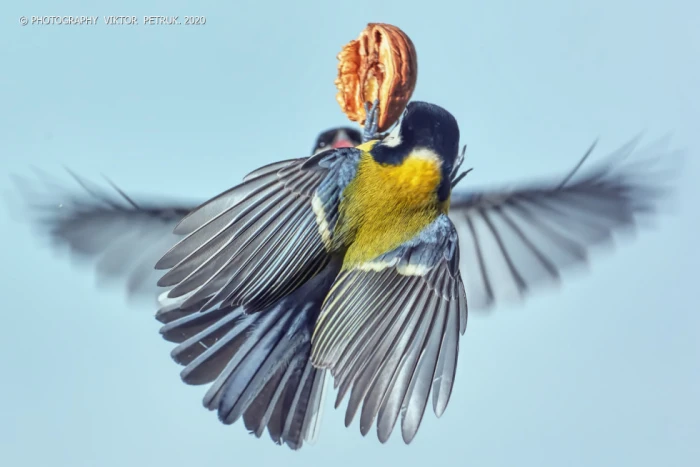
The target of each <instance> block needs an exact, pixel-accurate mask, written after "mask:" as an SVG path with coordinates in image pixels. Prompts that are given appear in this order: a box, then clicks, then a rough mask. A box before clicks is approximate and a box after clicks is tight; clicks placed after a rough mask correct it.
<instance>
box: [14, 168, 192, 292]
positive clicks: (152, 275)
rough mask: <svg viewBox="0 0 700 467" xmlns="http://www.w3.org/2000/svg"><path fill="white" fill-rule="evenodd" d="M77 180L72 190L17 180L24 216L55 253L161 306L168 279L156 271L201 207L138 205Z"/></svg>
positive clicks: (141, 202)
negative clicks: (185, 221) (180, 227)
mask: <svg viewBox="0 0 700 467" xmlns="http://www.w3.org/2000/svg"><path fill="white" fill-rule="evenodd" d="M71 175H73V174H71ZM73 178H74V179H75V181H76V182H77V184H76V186H75V188H73V189H69V188H67V187H66V186H65V185H62V184H61V183H60V182H59V181H57V180H54V179H51V178H49V177H48V176H46V175H43V174H41V176H40V180H39V182H38V183H37V181H30V180H27V179H26V178H19V177H16V183H17V185H18V188H19V190H20V192H21V194H22V195H23V198H24V206H22V211H23V212H22V214H23V216H28V218H29V219H30V222H31V223H32V224H33V226H34V227H36V228H37V229H38V231H39V232H40V234H41V235H43V236H46V237H48V238H49V239H50V240H51V243H52V246H53V247H54V248H56V249H67V250H68V251H69V252H70V255H71V257H73V258H75V259H80V260H85V261H90V262H92V263H93V264H95V269H96V273H97V277H98V279H99V280H101V281H105V282H117V283H119V284H120V285H121V284H122V283H126V290H127V294H128V296H129V297H130V298H136V297H147V298H149V299H151V300H155V299H156V297H157V296H158V293H159V292H161V290H159V289H158V287H157V286H156V283H157V282H158V279H159V278H160V276H162V273H159V272H158V271H156V270H154V269H153V266H154V265H155V263H156V261H158V259H159V258H160V257H161V256H162V255H163V253H165V252H166V251H168V248H170V247H172V245H174V244H175V243H176V241H177V240H178V239H179V238H178V236H176V235H174V234H173V228H174V227H175V225H177V223H178V222H179V221H180V220H182V218H183V217H185V215H186V214H187V213H188V212H190V211H191V210H192V209H194V208H195V207H196V206H197V204H196V203H186V202H185V203H182V202H168V201H166V202H160V203H158V202H154V201H150V202H149V201H148V200H135V199H132V198H131V197H129V196H127V195H126V194H125V193H124V192H123V191H121V190H120V189H119V188H117V187H116V186H115V185H112V186H111V188H110V189H109V190H106V189H105V188H106V187H103V186H99V185H97V184H95V183H91V182H88V181H87V180H84V179H81V178H79V177H77V176H75V175H73Z"/></svg>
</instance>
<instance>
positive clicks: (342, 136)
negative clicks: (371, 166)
mask: <svg viewBox="0 0 700 467" xmlns="http://www.w3.org/2000/svg"><path fill="white" fill-rule="evenodd" d="M331 146H332V147H333V149H338V148H352V147H355V145H354V144H352V141H350V138H349V137H348V134H347V133H345V131H343V130H340V131H339V132H338V134H336V135H335V138H333V143H332V144H331Z"/></svg>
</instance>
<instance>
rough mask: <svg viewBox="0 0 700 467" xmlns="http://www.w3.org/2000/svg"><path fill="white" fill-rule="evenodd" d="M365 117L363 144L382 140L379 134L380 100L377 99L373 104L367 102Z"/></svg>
mask: <svg viewBox="0 0 700 467" xmlns="http://www.w3.org/2000/svg"><path fill="white" fill-rule="evenodd" d="M365 115H366V117H365V128H364V131H363V132H362V142H363V143H366V142H367V141H371V140H373V139H379V138H380V135H379V134H378V133H377V129H378V128H379V99H376V100H375V101H374V102H373V103H372V104H370V103H369V102H365Z"/></svg>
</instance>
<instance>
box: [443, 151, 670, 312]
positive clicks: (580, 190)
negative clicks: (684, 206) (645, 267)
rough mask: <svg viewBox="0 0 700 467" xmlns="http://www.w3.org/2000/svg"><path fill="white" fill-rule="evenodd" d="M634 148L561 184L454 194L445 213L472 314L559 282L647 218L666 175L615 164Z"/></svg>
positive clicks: (651, 167)
mask: <svg viewBox="0 0 700 467" xmlns="http://www.w3.org/2000/svg"><path fill="white" fill-rule="evenodd" d="M594 146H595V145H594ZM635 148H636V142H632V143H628V144H627V145H625V146H623V147H622V148H620V149H618V150H617V151H615V152H614V153H613V154H611V155H610V156H608V158H607V159H606V160H605V161H604V162H603V163H601V164H599V165H598V166H597V167H595V168H594V169H593V170H589V171H588V173H586V174H580V175H579V174H578V173H577V169H578V168H579V166H580V165H581V163H582V162H583V160H582V161H581V163H579V166H577V167H576V169H575V170H574V173H572V174H570V176H569V177H566V178H564V177H561V178H560V179H559V180H552V181H548V182H542V183H536V184H532V185H530V186H527V187H525V186H524V187H518V188H516V189H513V190H484V191H471V192H467V191H454V192H453V193H452V198H451V204H450V212H449V216H450V219H452V222H453V223H454V225H455V227H456V228H457V232H458V234H459V243H460V252H461V260H460V271H461V273H462V278H463V279H464V286H465V289H466V292H467V297H468V300H469V307H470V309H472V310H474V309H487V308H489V307H491V306H492V305H493V304H494V303H496V302H499V301H501V300H504V299H511V300H512V299H520V298H522V297H523V296H524V295H525V294H526V293H527V292H528V291H529V290H531V289H532V288H534V287H536V286H537V285H542V284H544V283H548V282H549V283H552V282H557V281H558V280H559V276H560V272H561V271H563V270H565V269H566V268H569V267H571V266H575V265H580V264H584V263H586V262H587V260H588V256H589V252H590V249H591V247H593V246H595V245H598V244H601V243H604V242H607V241H609V240H611V237H612V235H613V234H614V233H615V232H617V231H621V230H623V229H628V230H630V229H634V228H635V226H636V224H637V222H638V220H639V219H640V216H643V215H648V214H652V213H653V212H654V211H655V210H656V209H657V208H658V204H659V201H660V200H661V198H662V195H663V194H664V193H665V191H664V190H663V189H662V188H663V182H664V181H667V180H668V175H669V174H668V173H667V172H666V173H664V172H663V171H661V170H659V169H660V166H659V164H658V162H659V160H657V161H655V162H654V161H651V160H648V159H647V160H644V159H642V160H637V161H633V162H627V163H621V162H622V161H621V159H622V158H626V157H628V156H629V155H630V154H632V153H633V152H635ZM592 149H593V146H592V147H591V149H590V150H589V151H588V152H587V153H586V155H585V156H584V160H585V158H586V157H587V156H588V154H590V152H591V151H592ZM643 152H644V153H645V154H646V155H648V156H650V157H652V158H664V160H662V161H661V162H666V163H668V162H669V161H670V160H671V159H673V157H672V156H673V154H668V152H667V151H666V150H665V147H663V146H662V145H661V144H655V145H652V146H650V147H647V148H646V149H645V150H644V151H643ZM615 159H617V160H615ZM666 167H668V164H666Z"/></svg>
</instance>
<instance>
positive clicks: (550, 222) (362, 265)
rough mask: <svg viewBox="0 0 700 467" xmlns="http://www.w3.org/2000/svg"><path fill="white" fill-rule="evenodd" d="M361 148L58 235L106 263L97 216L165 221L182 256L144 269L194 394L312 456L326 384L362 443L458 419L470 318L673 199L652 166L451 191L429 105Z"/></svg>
mask: <svg viewBox="0 0 700 467" xmlns="http://www.w3.org/2000/svg"><path fill="white" fill-rule="evenodd" d="M372 120H373V118H368V126H369V127H371V126H372ZM375 128H376V126H375ZM365 134H366V135H367V134H369V135H370V136H371V135H372V134H373V132H372V131H371V130H370V131H367V128H366V131H365ZM355 139H356V140H357V139H359V134H358V135H355ZM364 139H365V140H366V141H364V142H363V143H362V144H355V143H353V146H355V147H337V146H336V147H335V148H334V147H333V146H334V140H335V138H326V137H324V138H323V140H324V142H325V144H324V148H325V147H327V146H328V145H329V144H328V141H330V146H331V147H330V148H329V149H322V148H321V150H320V151H318V152H316V151H315V154H314V155H312V156H311V157H304V158H299V159H289V160H284V161H281V162H275V163H272V164H269V165H267V166H264V167H261V168H259V169H257V170H255V171H253V172H251V173H250V174H248V175H247V176H246V177H245V178H244V180H243V182H242V183H241V184H239V185H237V186H235V187H234V188H232V189H230V190H228V191H226V192H224V193H221V194H220V195H218V196H216V197H214V198H212V199H210V200H209V201H207V202H205V203H203V204H201V205H199V206H187V207H183V206H175V205H173V206H160V207H158V208H155V209H152V208H149V207H143V205H142V204H140V203H138V204H137V203H135V202H133V201H132V200H131V199H130V198H128V197H126V195H124V199H126V200H127V201H128V203H130V204H129V206H126V207H120V208H117V207H115V206H116V205H114V204H113V203H112V204H110V205H108V206H107V207H106V209H104V210H103V211H99V214H94V213H93V214H91V215H90V216H85V212H86V211H81V210H80V208H79V207H76V208H75V211H74V213H71V214H70V215H68V216H63V217H61V218H60V219H61V220H60V221H53V223H50V225H53V226H54V236H55V237H57V238H59V239H60V240H61V241H63V242H65V243H68V244H70V245H72V246H73V247H74V248H78V249H80V248H85V249H86V251H89V252H91V253H96V252H97V251H99V248H98V246H99V243H100V242H101V241H102V238H101V237H100V236H99V235H91V236H90V239H89V240H90V241H89V243H86V244H85V245H86V246H83V244H82V243H81V242H83V241H86V236H85V235H84V232H82V233H81V229H82V228H83V227H84V226H87V225H88V224H92V223H93V222H92V220H87V219H88V218H89V217H92V218H93V219H99V220H100V222H101V223H102V224H103V225H105V226H107V225H108V224H109V223H110V222H114V223H115V224H119V225H121V226H123V227H122V228H124V229H133V228H134V227H136V226H138V225H139V223H140V222H142V220H143V218H149V219H162V220H163V224H164V226H167V232H166V231H165V229H163V230H161V231H160V232H161V233H162V235H161V234H159V235H156V237H159V238H160V237H162V238H164V237H167V236H168V235H169V234H170V232H172V233H173V234H174V236H173V237H172V238H175V239H177V242H176V243H175V241H173V240H172V238H170V237H169V239H168V241H170V242H172V243H174V245H173V246H172V247H171V248H170V249H169V250H168V251H167V252H165V249H159V251H160V252H162V253H164V254H162V255H161V257H160V258H159V259H158V260H157V261H153V262H150V259H149V260H148V261H149V262H150V263H149V262H146V263H144V264H152V265H154V266H155V268H156V269H157V270H158V271H161V274H162V276H160V278H159V279H158V285H159V286H160V287H162V288H164V289H162V290H163V291H162V292H161V293H160V295H159V296H158V303H159V309H158V312H157V314H156V317H157V319H158V320H159V321H161V322H162V323H163V327H162V328H161V334H162V335H163V337H164V338H165V339H167V340H168V341H171V342H173V343H175V344H177V346H176V347H175V348H174V350H173V351H172V353H171V355H172V357H173V358H174V359H175V361H176V362H178V363H179V364H181V365H183V366H184V367H185V368H184V369H183V370H182V373H181V376H182V379H183V380H184V381H185V382H186V383H188V384H202V385H204V384H206V385H209V389H208V392H207V393H206V395H205V396H204V405H205V406H206V407H207V408H209V409H210V410H215V411H217V413H218V416H219V419H220V420H221V421H222V422H223V423H226V424H231V423H234V422H236V421H237V420H239V419H241V418H242V419H243V423H244V425H245V426H246V428H247V429H248V430H250V431H251V432H253V433H254V434H255V435H256V436H258V437H259V436H261V435H262V433H263V432H264V431H265V430H266V429H267V431H268V432H269V433H270V435H271V437H272V439H273V440H274V441H275V442H277V443H285V444H287V445H288V446H289V447H291V448H292V449H298V448H300V447H301V446H302V445H303V443H304V442H305V441H310V440H312V439H313V438H314V437H315V435H316V434H317V432H318V430H317V428H318V421H319V419H320V416H321V409H322V407H323V403H322V400H323V395H324V393H325V389H326V386H327V383H326V379H327V377H326V376H327V374H330V375H331V377H332V379H333V380H334V385H335V387H336V388H337V390H338V391H337V397H336V402H335V406H336V407H338V406H339V405H340V403H341V402H342V401H343V400H344V398H345V396H346V395H348V393H349V402H348V406H347V410H346V416H345V423H346V426H347V425H349V424H350V423H351V422H352V420H353V419H354V417H355V416H356V415H357V413H358V412H359V418H360V430H361V433H362V434H363V435H364V434H367V433H368V432H369V431H370V429H371V427H372V426H373V425H376V430H377V435H378V437H379V440H380V441H381V442H385V441H386V440H387V439H388V438H389V436H390V434H391V433H392V431H393V429H394V426H395V425H396V423H399V422H398V420H399V417H400V418H401V421H400V427H401V432H402V437H403V440H404V442H405V443H407V444H408V443H410V442H411V441H412V440H413V439H414V437H415V435H416V433H417V431H418V429H419V426H420V423H421V420H422V418H423V415H424V413H425V410H426V407H427V404H428V402H429V398H430V395H431V394H432V408H433V411H434V413H435V414H436V415H437V416H440V415H442V413H443V412H444V411H445V409H446V407H447V405H448V401H449V399H450V395H451V393H452V388H453V383H454V378H455V371H456V366H457V357H458V348H459V337H460V335H462V334H464V332H465V330H466V326H467V309H468V308H469V309H470V310H478V309H487V308H489V307H491V306H492V305H493V304H495V303H498V302H499V301H502V300H503V299H504V298H507V297H509V296H524V295H525V294H526V292H528V291H529V290H530V289H532V288H533V287H534V286H536V285H538V284H542V283H545V282H548V281H549V282H552V281H557V280H558V279H559V274H560V271H562V270H564V269H565V268H567V267H569V266H572V265H575V264H580V263H582V262H585V261H587V257H588V250H589V248H590V247H592V246H594V245H596V244H599V243H601V242H603V241H605V240H607V239H608V238H609V237H610V236H611V235H612V234H613V233H614V232H615V231H616V230H619V229H622V228H628V229H629V228H632V227H634V226H635V222H636V220H637V219H638V217H639V216H640V215H644V214H650V213H652V212H654V211H655V210H656V209H657V207H658V204H659V201H660V199H661V194H662V190H657V185H656V182H655V181H654V180H655V179H654V177H653V175H654V172H653V170H650V166H648V165H640V164H638V163H636V164H628V165H627V166H624V165H622V164H621V163H620V162H619V161H613V160H612V159H610V160H608V161H606V162H605V163H603V164H600V165H599V166H598V167H595V168H593V169H592V170H590V171H589V172H588V173H587V174H580V173H579V170H578V168H579V167H577V169H576V170H575V171H574V172H572V173H570V174H568V175H567V176H566V177H564V178H561V179H558V180H552V181H545V182H541V183H536V184H532V185H530V186H529V187H522V188H516V189H511V190H498V189H497V190H478V191H474V190H472V191H469V190H456V191H453V189H454V188H455V186H456V184H457V183H458V182H459V181H460V180H461V179H462V177H463V174H464V173H460V172H459V170H460V167H461V165H462V163H463V160H464V151H460V150H459V144H460V132H459V127H458V124H457V121H456V120H455V118H454V117H453V116H452V114H450V113H449V112H448V111H447V110H445V109H443V108H442V107H440V106H437V105H434V104H429V103H425V102H415V101H414V102H411V103H410V104H409V105H408V107H407V109H406V111H405V113H404V115H403V117H402V119H401V121H400V122H399V123H398V124H396V126H395V127H394V129H393V130H391V131H390V132H389V133H388V134H387V135H385V136H381V137H379V138H377V139H371V138H364ZM368 139H369V140H368ZM356 142H359V141H356ZM591 150H592V148H591ZM633 150H634V145H632V144H629V145H626V146H624V147H623V148H621V149H620V150H619V151H617V152H616V153H615V154H614V155H612V156H611V157H612V158H618V159H619V158H621V157H622V156H626V155H628V154H630V153H632V152H633ZM650 151H654V152H658V153H661V152H662V149H659V148H652V149H651V150H650ZM588 154H590V150H589V151H588V152H587V153H586V156H585V157H587V156H588ZM655 155H658V154H655ZM585 157H584V158H585ZM88 212H89V210H88ZM165 212H167V213H169V215H168V216H165V215H163V213H165ZM57 219H58V218H57ZM175 224H177V225H175ZM172 227H174V228H172ZM85 228H89V229H94V228H95V227H94V225H93V226H91V227H85ZM105 228H106V227H105ZM166 234H167V235H166ZM78 239H80V240H78ZM155 240H157V239H155V238H154V241H155ZM131 282H132V283H137V282H139V281H138V280H134V279H131ZM148 285H149V286H153V283H151V282H148ZM467 305H468V306H467Z"/></svg>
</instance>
